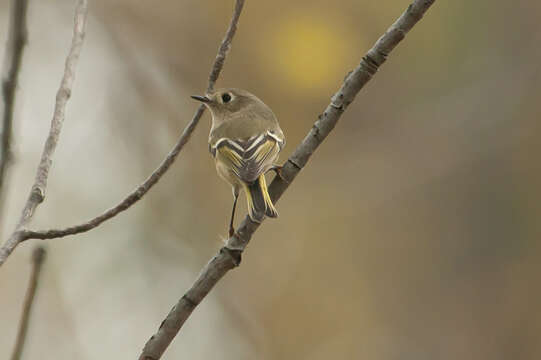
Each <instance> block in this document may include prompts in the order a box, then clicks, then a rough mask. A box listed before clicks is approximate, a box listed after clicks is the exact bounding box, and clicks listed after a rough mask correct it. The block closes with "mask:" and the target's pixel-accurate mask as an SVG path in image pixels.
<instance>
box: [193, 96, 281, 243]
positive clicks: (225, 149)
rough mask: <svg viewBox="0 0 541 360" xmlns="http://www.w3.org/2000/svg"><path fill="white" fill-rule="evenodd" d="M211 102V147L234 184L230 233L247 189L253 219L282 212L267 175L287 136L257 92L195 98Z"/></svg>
mask: <svg viewBox="0 0 541 360" xmlns="http://www.w3.org/2000/svg"><path fill="white" fill-rule="evenodd" d="M192 98H193V99H195V100H198V101H201V102H202V103H203V104H205V105H206V106H207V108H208V109H209V110H210V112H211V115H212V126H211V129H210V135H209V151H210V153H211V154H212V156H213V157H214V159H215V162H216V171H217V172H218V175H220V177H222V178H223V179H224V180H225V181H227V182H228V183H229V184H231V186H232V187H233V198H234V200H233V210H232V211H231V220H230V222H229V236H230V237H231V236H233V234H234V233H235V229H234V227H233V220H234V218H235V208H236V206H237V200H238V197H239V192H240V190H241V189H243V190H244V192H245V194H246V200H247V202H248V212H249V216H250V218H251V219H252V221H255V222H261V221H262V220H263V218H264V216H265V215H266V216H268V217H277V216H278V213H277V212H276V209H275V207H274V204H273V203H272V200H271V198H270V196H269V193H268V191H267V183H266V181H265V173H267V172H268V171H269V170H275V171H276V172H277V173H278V174H279V175H280V172H279V171H280V169H281V168H280V166H277V165H275V161H276V160H277V159H278V153H279V152H280V150H282V148H283V147H284V144H285V138H284V134H283V132H282V129H280V125H279V124H278V120H277V119H276V116H275V115H274V113H273V112H272V110H271V109H270V108H269V107H268V106H267V105H265V103H263V101H261V100H259V99H258V98H257V97H256V96H255V95H253V94H251V93H249V92H248V91H246V90H242V89H235V88H229V89H218V90H215V91H213V92H211V93H208V94H206V95H205V96H198V95H194V96H192Z"/></svg>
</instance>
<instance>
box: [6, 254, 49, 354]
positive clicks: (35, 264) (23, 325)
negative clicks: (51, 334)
mask: <svg viewBox="0 0 541 360" xmlns="http://www.w3.org/2000/svg"><path fill="white" fill-rule="evenodd" d="M45 255H46V252H45V249H44V248H43V247H41V246H38V247H36V248H35V249H34V251H33V253H32V273H31V274H30V281H29V282H28V289H27V290H26V296H25V298H24V305H23V312H22V315H21V322H20V323H19V330H18V331H17V338H16V340H15V347H14V348H13V353H12V354H11V360H19V359H20V358H21V354H22V352H23V348H24V342H25V340H26V331H27V330H28V324H29V322H30V311H31V310H32V304H33V303H34V297H35V295H36V290H37V288H38V281H39V274H40V272H41V266H42V265H43V262H44V261H45Z"/></svg>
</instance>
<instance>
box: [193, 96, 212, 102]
mask: <svg viewBox="0 0 541 360" xmlns="http://www.w3.org/2000/svg"><path fill="white" fill-rule="evenodd" d="M191 98H192V99H194V100H197V101H201V102H203V103H208V102H210V99H209V98H208V97H206V96H199V95H192V96H191Z"/></svg>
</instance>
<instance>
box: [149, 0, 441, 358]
mask: <svg viewBox="0 0 541 360" xmlns="http://www.w3.org/2000/svg"><path fill="white" fill-rule="evenodd" d="M435 1H436V0H415V1H413V3H412V4H410V5H409V6H408V8H407V10H406V11H405V12H404V13H403V14H402V15H401V16H400V17H399V18H398V20H396V21H395V23H394V24H392V25H391V27H389V29H387V31H386V32H385V34H384V35H383V36H381V37H380V38H379V40H378V41H377V42H376V44H375V45H374V46H373V47H372V48H371V49H370V50H369V51H368V53H367V54H366V55H365V56H364V57H363V58H362V60H361V62H360V64H359V66H357V68H355V70H353V71H352V72H350V73H349V74H348V75H347V76H346V79H345V80H344V83H343V84H342V86H341V87H340V89H339V90H338V91H337V92H336V93H335V94H334V96H333V97H332V100H331V103H330V104H329V105H328V106H327V108H326V109H325V111H324V112H323V114H322V115H320V116H319V119H318V120H317V121H316V122H315V123H314V125H313V127H312V129H310V131H309V133H308V135H306V137H305V138H304V140H303V141H302V142H301V144H300V145H299V146H298V147H297V149H296V150H295V152H294V153H293V155H291V157H290V158H289V159H288V160H287V162H286V163H285V164H284V167H283V168H282V172H281V176H282V178H281V177H278V176H277V177H275V178H274V180H273V181H272V183H271V185H270V186H269V193H270V195H271V198H272V200H273V202H276V201H278V199H279V198H280V197H281V196H282V194H283V193H284V192H285V191H286V189H287V188H288V186H289V185H290V184H291V182H292V181H293V180H294V179H295V177H296V176H297V175H298V174H299V172H300V171H301V169H302V168H303V167H304V166H305V165H306V163H307V162H308V160H309V159H310V157H311V156H312V154H313V153H314V151H315V150H316V149H317V148H318V146H319V145H320V144H321V143H322V142H323V141H324V140H325V138H326V137H327V135H329V133H330V132H331V131H332V129H333V128H334V126H335V125H336V123H337V122H338V120H339V119H340V117H341V116H342V114H343V113H344V111H345V110H346V108H347V107H348V106H349V104H350V103H351V102H352V101H353V100H354V99H355V96H356V95H357V93H358V92H359V91H360V90H361V89H362V88H363V86H364V85H365V84H366V83H367V82H368V81H369V80H370V79H371V78H372V76H373V75H374V74H375V73H376V71H377V70H378V68H379V67H380V66H381V64H383V62H385V60H386V58H387V55H388V54H389V53H390V52H391V51H392V50H393V49H394V48H395V47H396V45H398V43H399V42H400V41H401V40H402V39H404V36H405V35H406V33H407V32H408V31H409V30H411V28H412V27H413V26H414V25H415V24H416V23H417V22H418V21H419V20H420V19H421V18H422V17H423V15H424V13H425V12H426V11H427V10H428V8H429V7H430V6H431V5H432V4H433V3H434V2H435ZM258 227H259V224H257V223H254V222H252V221H251V220H250V218H249V217H246V218H245V219H244V221H243V222H242V224H241V226H240V227H239V229H238V235H235V236H233V237H231V238H230V239H229V240H228V241H227V243H226V244H225V245H224V246H223V247H222V248H221V249H220V251H219V252H218V254H216V255H215V256H214V257H213V258H212V259H211V260H210V262H209V263H208V264H207V265H206V266H205V267H204V268H203V270H202V271H201V273H200V274H199V277H198V278H197V280H196V281H195V283H194V284H193V285H192V287H191V288H190V289H189V290H188V291H187V292H186V293H185V294H184V295H183V296H182V298H181V299H180V300H179V301H178V302H177V304H176V305H175V306H174V307H173V309H171V311H170V312H169V314H168V315H167V317H166V318H165V320H164V321H163V322H162V324H161V325H160V327H159V329H158V331H157V332H156V334H154V335H153V336H152V337H151V338H150V339H149V340H148V342H147V343H146V345H145V347H144V349H143V351H142V354H141V356H140V357H139V360H157V359H159V358H160V357H161V355H162V354H163V352H164V351H165V349H166V348H167V346H169V344H170V343H171V341H172V340H173V338H174V337H175V336H176V334H177V333H178V332H179V330H180V328H181V327H182V325H183V324H184V322H185V321H186V320H187V319H188V317H189V316H190V314H191V313H192V311H193V310H194V309H195V308H196V306H197V305H199V303H200V302H201V301H202V300H203V299H204V298H205V296H206V295H207V294H208V293H209V292H210V290H212V288H213V287H214V285H215V284H216V283H217V282H218V281H219V280H220V279H221V278H222V277H223V276H224V275H225V274H226V273H227V272H228V271H229V270H231V269H233V268H235V267H236V266H238V265H239V264H240V260H241V254H242V252H243V251H244V249H245V248H246V246H247V245H248V243H249V241H250V238H251V237H252V235H253V234H254V232H255V231H256V230H257V228H258Z"/></svg>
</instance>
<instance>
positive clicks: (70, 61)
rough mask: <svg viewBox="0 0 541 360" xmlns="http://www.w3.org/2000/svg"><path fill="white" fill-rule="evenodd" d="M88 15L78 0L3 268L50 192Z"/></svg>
mask: <svg viewBox="0 0 541 360" xmlns="http://www.w3.org/2000/svg"><path fill="white" fill-rule="evenodd" d="M86 15H87V0H79V1H78V3H77V7H76V9H75V17H74V29H73V39H72V41H71V48H70V50H69V53H68V57H67V58H66V65H65V69H64V76H63V77H62V82H61V83H60V89H58V92H57V93H56V104H55V108H54V114H53V119H52V121H51V128H50V130H49V136H48V137H47V140H46V142H45V146H44V148H43V153H42V155H41V160H40V163H39V166H38V169H37V173H36V179H35V181H34V185H32V189H31V191H30V195H29V196H28V200H27V201H26V204H25V206H24V209H23V211H22V214H21V217H20V219H19V222H18V223H17V226H16V227H15V231H14V232H13V234H12V235H11V236H10V237H9V239H8V240H7V241H6V242H5V244H4V245H3V246H2V247H1V248H0V266H1V265H2V264H3V263H4V262H5V261H6V259H7V258H8V256H9V255H10V254H11V253H12V252H13V250H14V249H15V247H16V246H17V245H19V243H20V242H21V240H22V237H21V232H20V231H19V230H20V229H21V228H22V227H23V226H24V225H26V224H27V223H28V221H30V219H32V216H33V215H34V211H35V210H36V208H37V207H38V205H39V204H40V203H41V202H43V200H44V199H45V190H46V189H47V179H48V177H49V170H50V168H51V164H52V161H53V155H54V151H55V149H56V145H57V143H58V138H59V137H60V131H61V130H62V124H63V123H64V117H65V110H66V104H67V102H68V99H69V98H70V95H71V88H72V86H73V81H74V80H75V68H76V66H77V62H78V60H79V55H80V53H81V48H82V46H83V40H84V36H85V27H86Z"/></svg>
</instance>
